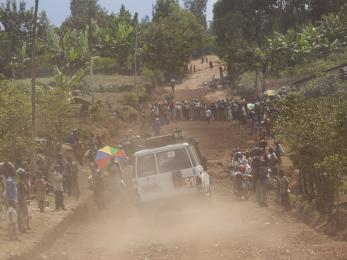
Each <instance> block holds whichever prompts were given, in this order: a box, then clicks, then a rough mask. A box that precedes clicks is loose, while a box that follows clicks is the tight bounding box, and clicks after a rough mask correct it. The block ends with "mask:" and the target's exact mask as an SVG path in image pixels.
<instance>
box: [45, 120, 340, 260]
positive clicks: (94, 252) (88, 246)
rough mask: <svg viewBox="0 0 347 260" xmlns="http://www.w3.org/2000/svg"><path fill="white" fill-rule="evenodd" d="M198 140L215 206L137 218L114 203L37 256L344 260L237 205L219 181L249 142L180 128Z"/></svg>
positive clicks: (209, 129) (234, 133) (304, 234)
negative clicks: (231, 155)
mask: <svg viewBox="0 0 347 260" xmlns="http://www.w3.org/2000/svg"><path fill="white" fill-rule="evenodd" d="M179 126H180V127H182V128H184V129H185V131H186V132H188V133H189V134H190V135H194V136H196V137H197V138H198V139H199V141H200V144H201V148H202V151H203V153H204V155H205V156H207V157H208V159H209V161H210V164H209V167H210V172H211V175H212V176H213V185H214V187H213V197H212V198H213V201H212V206H211V207H210V208H207V207H206V206H200V205H199V204H198V203H191V204H186V205H184V206H178V205H170V206H166V207H161V208H160V209H154V210H153V209H151V210H147V211H146V210H145V211H140V210H139V209H137V208H136V207H134V206H132V205H131V204H130V203H128V202H125V201H123V200H122V199H118V200H117V201H116V202H115V203H114V205H109V207H108V209H107V210H105V211H103V212H91V213H90V215H89V216H88V218H86V219H85V220H81V221H80V222H79V223H74V224H73V226H72V227H71V228H70V229H69V230H68V231H67V232H66V233H65V235H64V236H63V237H62V238H61V239H59V240H58V241H57V242H56V243H55V244H54V245H53V246H52V247H51V248H49V249H48V250H47V251H46V252H44V253H43V254H42V256H43V257H44V258H46V259H53V260H72V259H81V260H82V259H83V260H85V259H106V260H111V259H125V260H128V259H129V260H130V259H143V260H145V259H148V260H149V259H206V260H207V259H305V260H307V259H347V245H346V243H344V242H335V241H333V240H332V239H330V238H328V237H326V236H324V235H321V234H318V233H316V232H314V231H312V230H311V229H310V228H308V227H307V226H305V225H304V224H300V223H298V222H297V221H295V220H294V219H293V218H291V217H289V216H287V215H285V214H283V213H279V212H278V211H277V210H276V209H274V208H271V207H270V209H264V208H259V207H258V206H257V204H256V203H255V202H253V201H252V200H251V201H248V202H239V201H237V200H235V199H234V198H233V196H232V194H231V192H230V183H229V180H228V178H226V177H225V174H224V173H223V168H224V167H225V164H226V162H227V159H228V156H229V153H230V149H231V148H232V147H236V146H240V147H242V146H244V145H242V143H241V142H243V144H244V142H245V141H246V140H247V137H246V136H244V134H243V132H242V131H241V130H240V129H239V128H238V127H237V126H231V125H230V124H228V123H220V122H217V123H213V124H211V125H209V126H207V124H205V123H204V122H198V123H194V122H187V123H180V125H179Z"/></svg>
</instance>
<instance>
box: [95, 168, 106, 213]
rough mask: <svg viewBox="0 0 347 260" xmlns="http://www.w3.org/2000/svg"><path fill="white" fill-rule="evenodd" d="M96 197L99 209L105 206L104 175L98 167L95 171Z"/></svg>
mask: <svg viewBox="0 0 347 260" xmlns="http://www.w3.org/2000/svg"><path fill="white" fill-rule="evenodd" d="M93 190H94V197H95V202H96V205H97V207H98V209H99V210H101V209H104V208H105V199H104V192H105V183H104V179H103V176H102V173H101V171H100V170H99V169H96V170H95V172H94V189H93Z"/></svg>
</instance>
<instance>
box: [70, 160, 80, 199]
mask: <svg viewBox="0 0 347 260" xmlns="http://www.w3.org/2000/svg"><path fill="white" fill-rule="evenodd" d="M70 172H71V190H72V195H73V196H75V197H76V198H77V199H79V197H80V188H79V184H78V163H77V162H76V161H73V160H71V162H70Z"/></svg>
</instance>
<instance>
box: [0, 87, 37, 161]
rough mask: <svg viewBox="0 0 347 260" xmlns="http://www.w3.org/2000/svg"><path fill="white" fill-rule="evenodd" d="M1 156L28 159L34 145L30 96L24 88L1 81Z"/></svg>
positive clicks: (11, 158) (11, 159)
mask: <svg viewBox="0 0 347 260" xmlns="http://www.w3.org/2000/svg"><path fill="white" fill-rule="evenodd" d="M0 103H1V106H0V134H1V139H0V156H1V158H3V159H8V160H10V161H16V160H20V159H28V158H27V157H26V156H27V154H29V153H30V148H31V147H32V144H33V142H32V139H31V134H30V133H31V124H30V118H31V109H30V98H29V97H28V95H27V93H25V92H24V91H23V88H18V87H17V86H15V85H13V84H12V83H10V82H6V81H3V82H0Z"/></svg>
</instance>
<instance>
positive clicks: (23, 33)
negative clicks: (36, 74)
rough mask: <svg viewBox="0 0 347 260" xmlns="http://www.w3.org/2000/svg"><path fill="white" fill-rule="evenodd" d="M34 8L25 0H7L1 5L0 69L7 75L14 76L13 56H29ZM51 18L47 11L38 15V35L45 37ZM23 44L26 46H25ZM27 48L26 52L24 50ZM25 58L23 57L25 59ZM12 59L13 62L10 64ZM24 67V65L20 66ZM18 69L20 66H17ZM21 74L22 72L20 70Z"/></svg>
mask: <svg viewBox="0 0 347 260" xmlns="http://www.w3.org/2000/svg"><path fill="white" fill-rule="evenodd" d="M33 19H34V9H27V8H26V3H25V1H20V2H19V5H17V1H16V0H6V2H5V3H2V4H1V5H0V47H1V48H0V55H1V59H0V70H1V71H2V72H3V73H4V74H5V75H6V76H13V70H12V69H13V63H14V62H15V61H14V60H13V58H16V57H17V58H19V57H25V56H29V54H30V51H31V43H30V42H31V32H32V26H33V22H32V21H33ZM48 25H49V20H48V18H47V15H46V13H45V12H41V13H40V14H39V15H38V23H37V32H38V37H39V38H43V37H44V35H45V31H46V28H47V26H48ZM23 46H26V47H25V48H23ZM24 49H26V52H27V53H25V54H23V53H22V51H23V50H24ZM24 60H25V59H23V61H24ZM11 61H12V64H10V63H11ZM20 67H22V68H24V66H20ZM17 69H18V66H17ZM19 74H22V71H20V73H19Z"/></svg>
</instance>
